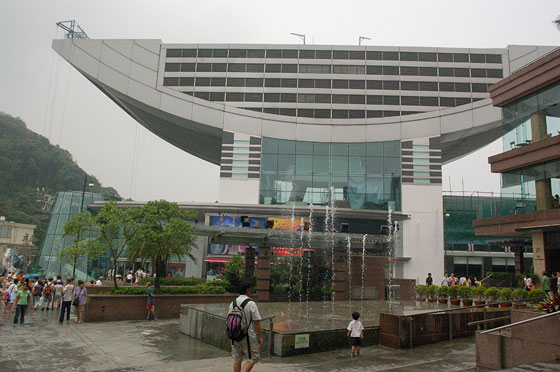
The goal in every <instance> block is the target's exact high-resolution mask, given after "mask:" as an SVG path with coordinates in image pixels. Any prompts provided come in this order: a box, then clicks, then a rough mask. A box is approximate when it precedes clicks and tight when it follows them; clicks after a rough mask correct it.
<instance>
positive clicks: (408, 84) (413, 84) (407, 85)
mask: <svg viewBox="0 0 560 372" xmlns="http://www.w3.org/2000/svg"><path fill="white" fill-rule="evenodd" d="M419 88H420V84H419V83H418V82H417V81H401V90H419Z"/></svg>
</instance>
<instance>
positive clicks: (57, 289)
mask: <svg viewBox="0 0 560 372" xmlns="http://www.w3.org/2000/svg"><path fill="white" fill-rule="evenodd" d="M63 291H64V286H63V285H62V280H57V281H56V284H55V285H54V299H53V305H52V307H53V309H54V307H55V305H56V308H57V309H60V305H61V303H62V292H63Z"/></svg>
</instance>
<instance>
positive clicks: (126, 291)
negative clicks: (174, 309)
mask: <svg viewBox="0 0 560 372" xmlns="http://www.w3.org/2000/svg"><path fill="white" fill-rule="evenodd" d="M146 292H147V288H146V287H120V288H119V289H115V288H112V289H111V290H110V291H109V294H117V295H119V294H120V295H146ZM225 293H227V291H226V289H225V288H224V287H220V286H215V285H208V284H206V283H203V284H198V285H193V286H182V287H161V288H160V289H156V290H155V294H156V295H158V294H225Z"/></svg>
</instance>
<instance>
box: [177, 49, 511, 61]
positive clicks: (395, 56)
mask: <svg viewBox="0 0 560 372" xmlns="http://www.w3.org/2000/svg"><path fill="white" fill-rule="evenodd" d="M166 56H167V57H172V58H177V57H184V58H194V57H199V58H228V57H229V58H265V56H266V58H293V59H297V58H299V59H351V60H365V59H367V60H377V61H399V60H400V61H421V62H457V63H468V62H470V63H502V55H501V54H482V53H435V52H391V51H374V50H370V51H363V50H307V49H304V50H297V49H167V53H166Z"/></svg>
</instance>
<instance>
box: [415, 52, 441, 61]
mask: <svg viewBox="0 0 560 372" xmlns="http://www.w3.org/2000/svg"><path fill="white" fill-rule="evenodd" d="M418 60H419V61H424V62H436V61H437V53H426V52H420V53H418Z"/></svg>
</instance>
